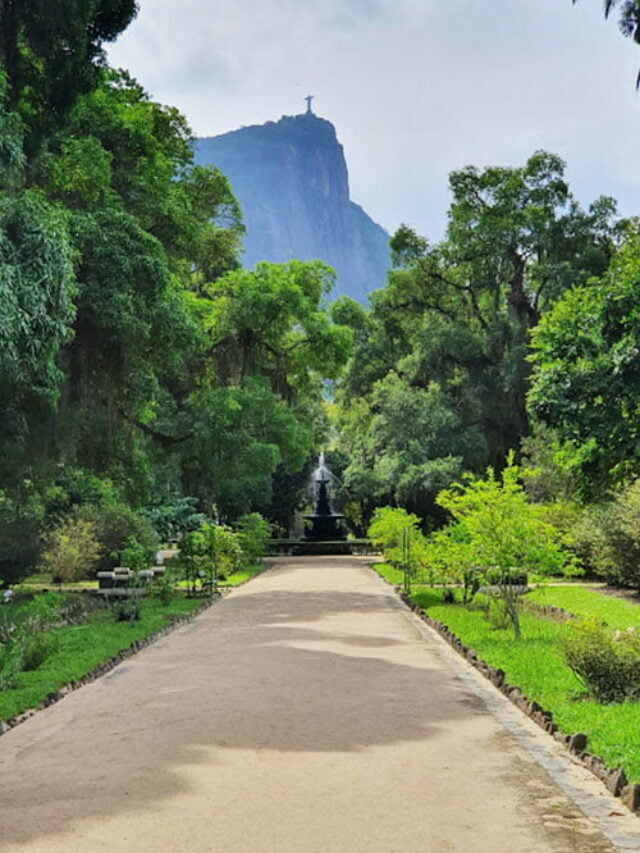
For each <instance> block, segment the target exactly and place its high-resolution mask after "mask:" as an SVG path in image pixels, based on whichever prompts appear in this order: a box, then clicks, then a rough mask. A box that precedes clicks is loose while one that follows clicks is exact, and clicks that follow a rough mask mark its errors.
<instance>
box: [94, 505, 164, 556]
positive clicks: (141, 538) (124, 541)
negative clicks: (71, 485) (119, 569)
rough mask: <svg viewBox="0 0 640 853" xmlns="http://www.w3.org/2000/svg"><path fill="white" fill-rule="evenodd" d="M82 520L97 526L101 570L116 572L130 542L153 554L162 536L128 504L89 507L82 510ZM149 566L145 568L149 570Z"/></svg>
mask: <svg viewBox="0 0 640 853" xmlns="http://www.w3.org/2000/svg"><path fill="white" fill-rule="evenodd" d="M78 514H79V517H80V518H83V519H86V520H88V521H91V522H93V523H94V524H95V529H96V536H97V538H98V542H99V544H100V551H101V556H100V560H99V562H98V564H97V569H98V570H99V571H105V570H107V571H108V570H109V569H112V568H113V567H114V566H117V565H118V560H119V558H120V555H121V554H122V552H123V551H124V549H125V548H126V547H127V546H128V545H129V543H130V542H136V543H137V544H138V546H140V547H141V548H144V549H145V553H152V552H153V551H155V550H156V548H157V546H158V537H157V534H156V532H155V530H154V529H153V527H152V525H151V523H150V521H148V519H146V518H144V517H143V516H142V515H140V514H139V513H137V512H135V511H134V510H133V509H131V508H130V507H129V506H127V505H126V504H117V503H116V504H108V505H106V506H103V507H92V506H87V507H84V508H83V509H81V510H80V511H79V513H78ZM149 565H151V563H147V565H146V566H145V567H144V568H148V567H149Z"/></svg>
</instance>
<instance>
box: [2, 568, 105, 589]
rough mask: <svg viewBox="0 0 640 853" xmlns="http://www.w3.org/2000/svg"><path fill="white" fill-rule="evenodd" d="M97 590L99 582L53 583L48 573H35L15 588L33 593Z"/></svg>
mask: <svg viewBox="0 0 640 853" xmlns="http://www.w3.org/2000/svg"><path fill="white" fill-rule="evenodd" d="M97 588H98V581H97V580H82V581H75V582H74V583H63V584H57V583H53V581H52V580H51V575H50V574H48V573H47V572H34V573H33V574H31V575H28V576H27V577H26V578H24V579H23V580H22V581H21V582H20V583H19V584H17V585H16V586H15V587H14V589H15V590H16V591H19V590H21V589H24V590H26V591H31V590H34V589H54V590H60V591H61V592H74V591H75V590H77V589H97Z"/></svg>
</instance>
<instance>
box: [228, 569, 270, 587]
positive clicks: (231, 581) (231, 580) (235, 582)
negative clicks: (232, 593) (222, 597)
mask: <svg viewBox="0 0 640 853" xmlns="http://www.w3.org/2000/svg"><path fill="white" fill-rule="evenodd" d="M264 570H265V566H247V567H246V568H244V569H241V570H240V571H239V572H234V573H233V574H232V575H229V577H228V578H227V579H226V580H225V581H221V582H220V586H221V587H225V586H239V585H240V584H241V583H246V581H248V580H251V578H254V577H255V576H256V575H259V574H261V573H262V572H264Z"/></svg>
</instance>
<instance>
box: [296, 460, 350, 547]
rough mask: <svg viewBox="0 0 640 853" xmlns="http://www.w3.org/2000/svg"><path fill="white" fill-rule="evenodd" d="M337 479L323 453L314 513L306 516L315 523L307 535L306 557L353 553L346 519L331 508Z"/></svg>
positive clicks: (315, 486) (314, 486)
mask: <svg viewBox="0 0 640 853" xmlns="http://www.w3.org/2000/svg"><path fill="white" fill-rule="evenodd" d="M334 479H335V477H334V476H333V474H332V473H331V471H329V469H328V468H327V466H326V465H325V461H324V453H321V454H320V458H319V460H318V467H317V468H316V470H315V471H314V472H313V474H312V475H311V485H312V489H313V501H314V511H313V512H312V513H311V514H310V515H305V516H304V519H305V521H309V522H311V525H310V526H309V527H308V528H307V529H306V531H305V534H304V541H305V543H306V544H305V545H304V546H303V551H304V553H305V554H348V553H349V546H348V545H347V544H346V538H347V533H346V530H345V526H344V516H343V515H340V513H337V512H333V509H332V506H331V498H330V493H329V484H330V482H331V480H334Z"/></svg>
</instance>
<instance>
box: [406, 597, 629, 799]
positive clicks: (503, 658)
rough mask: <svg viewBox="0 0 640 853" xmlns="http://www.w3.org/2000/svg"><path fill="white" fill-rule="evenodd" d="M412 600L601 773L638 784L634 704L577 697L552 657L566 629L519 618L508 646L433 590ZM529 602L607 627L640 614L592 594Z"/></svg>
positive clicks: (480, 617) (505, 635) (503, 633)
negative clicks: (581, 747) (499, 673)
mask: <svg viewBox="0 0 640 853" xmlns="http://www.w3.org/2000/svg"><path fill="white" fill-rule="evenodd" d="M413 598H414V600H415V601H416V602H417V603H418V604H419V605H420V606H421V607H422V608H424V609H425V610H427V612H428V613H429V615H430V616H432V617H433V618H434V619H437V620H438V621H439V622H442V623H444V624H445V625H447V626H448V627H449V628H450V629H451V630H452V631H453V632H454V634H456V635H457V636H458V637H459V638H460V639H461V640H462V642H464V643H465V644H466V645H467V646H469V647H471V648H472V649H474V650H475V652H476V653H477V654H478V655H479V656H480V657H481V658H482V659H483V660H484V661H486V662H487V663H488V664H490V665H491V666H494V667H499V668H500V669H503V670H504V671H505V673H506V678H507V681H508V682H509V683H510V684H513V685H516V686H518V687H519V688H520V689H521V690H522V691H523V692H524V693H525V695H526V696H527V697H528V698H529V699H535V700H536V701H537V702H539V703H540V705H542V707H543V708H545V709H547V710H549V711H552V712H553V716H554V720H555V722H556V723H557V724H558V727H559V728H560V730H561V731H562V732H564V733H565V734H573V733H575V732H584V733H585V734H586V735H587V736H588V738H589V744H588V747H587V748H588V750H589V751H590V752H591V753H593V754H594V755H598V756H600V757H601V758H602V759H603V760H604V761H605V763H606V764H607V766H609V767H616V766H618V765H622V766H623V767H624V768H625V771H626V773H627V775H628V777H629V779H630V781H633V782H640V727H639V726H638V719H639V718H640V703H638V702H625V703H624V704H619V705H600V704H598V703H597V702H595V701H594V700H592V699H587V698H585V697H584V693H583V689H582V687H581V685H580V683H579V682H578V681H577V679H576V678H575V676H574V675H573V673H572V672H571V670H570V669H569V668H568V667H567V666H566V664H565V663H564V661H563V659H562V656H561V654H560V652H559V650H558V640H559V638H560V637H561V636H562V634H563V633H564V632H565V631H567V630H568V626H567V625H565V624H559V623H557V622H551V621H549V620H546V619H542V618H539V617H536V616H533V615H531V614H528V613H524V614H523V616H522V631H523V638H522V639H521V640H520V641H519V642H516V641H515V640H514V638H513V633H512V631H511V630H510V629H509V630H498V629H494V628H492V627H491V625H490V624H489V623H488V622H487V620H486V618H485V616H484V614H483V613H482V612H479V611H472V610H467V609H466V608H464V607H462V606H461V605H459V604H453V605H451V604H443V603H442V591H441V590H425V589H422V590H416V591H415V592H414V594H413ZM532 598H533V599H534V600H537V601H539V602H540V603H542V604H553V605H555V606H556V607H562V608H564V609H566V610H569V611H571V612H572V613H575V614H576V615H586V614H587V613H595V614H596V615H598V616H601V617H602V618H603V619H606V621H607V622H608V623H609V624H610V625H611V626H612V627H621V628H622V627H627V626H629V625H639V626H640V607H637V606H636V605H634V604H631V603H629V602H625V601H621V600H618V599H615V598H610V597H607V596H605V595H603V594H601V593H598V592H595V591H592V590H588V589H580V588H573V587H547V588H546V589H544V590H537V591H535V592H534V593H532Z"/></svg>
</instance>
